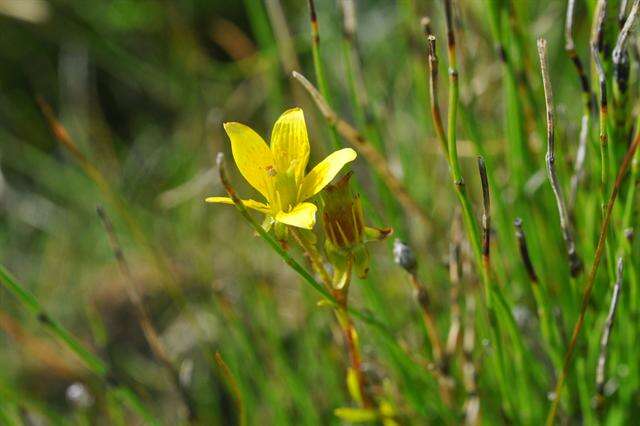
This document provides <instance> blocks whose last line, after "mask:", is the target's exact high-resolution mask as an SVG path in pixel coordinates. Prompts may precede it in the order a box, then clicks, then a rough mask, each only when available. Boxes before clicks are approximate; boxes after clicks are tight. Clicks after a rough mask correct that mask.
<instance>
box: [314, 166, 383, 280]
mask: <svg viewBox="0 0 640 426" xmlns="http://www.w3.org/2000/svg"><path fill="white" fill-rule="evenodd" d="M352 174H353V173H352V172H349V173H347V174H346V175H344V176H343V177H342V178H341V179H340V180H338V182H337V183H335V184H334V185H328V186H327V187H326V188H325V190H324V191H323V193H322V199H323V201H324V209H323V212H322V223H323V226H324V232H325V236H326V239H325V247H326V251H327V255H328V257H329V260H330V261H331V263H332V265H333V266H334V268H336V269H337V270H340V271H343V272H344V271H346V270H347V269H348V268H347V266H348V265H349V264H351V265H352V266H353V268H354V269H355V272H356V274H357V275H358V276H359V277H361V278H364V277H366V275H367V272H368V271H369V252H368V251H367V248H366V246H365V243H366V242H369V241H376V240H382V239H384V238H386V237H387V236H388V235H389V234H391V232H392V230H391V229H390V228H385V229H377V228H371V227H368V226H365V225H364V216H363V213H362V205H361V204H360V197H359V196H358V195H357V194H353V193H352V192H351V189H350V188H349V179H350V178H351V176H352Z"/></svg>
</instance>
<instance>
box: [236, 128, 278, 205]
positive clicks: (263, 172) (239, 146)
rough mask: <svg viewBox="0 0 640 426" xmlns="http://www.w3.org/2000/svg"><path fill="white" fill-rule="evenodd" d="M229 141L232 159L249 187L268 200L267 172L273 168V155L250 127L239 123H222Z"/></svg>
mask: <svg viewBox="0 0 640 426" xmlns="http://www.w3.org/2000/svg"><path fill="white" fill-rule="evenodd" d="M224 130H225V131H226V132H227V135H229V139H230V140H231V152H232V153H233V159H234V160H235V162H236V165H237V166H238V169H239V170H240V173H242V176H244V178H245V179H246V180H247V182H249V184H250V185H251V186H253V187H254V188H255V189H257V190H258V191H260V193H261V194H262V195H264V197H265V198H267V199H269V196H268V194H269V186H268V182H267V179H269V172H270V170H273V168H274V161H273V154H271V150H270V149H269V147H268V146H267V143H266V142H265V141H264V139H262V138H261V137H260V135H258V134H257V133H256V132H254V131H253V130H252V129H251V128H250V127H247V126H245V125H244V124H240V123H224Z"/></svg>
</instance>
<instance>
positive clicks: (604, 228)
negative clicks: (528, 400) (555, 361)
mask: <svg viewBox="0 0 640 426" xmlns="http://www.w3.org/2000/svg"><path fill="white" fill-rule="evenodd" d="M638 146H640V133H638V134H637V135H636V137H635V138H634V140H633V142H632V143H631V145H630V146H629V149H628V150H627V153H626V154H625V156H624V159H623V160H622V164H621V165H620V170H619V171H618V175H617V176H616V180H615V183H614V185H613V189H612V191H611V196H610V197H609V201H608V202H607V205H606V208H605V211H604V217H603V220H602V225H601V227H600V236H599V238H598V245H597V246H596V252H595V256H594V261H593V265H592V266H591V270H590V271H589V276H588V278H587V282H586V284H585V288H584V294H583V296H582V305H581V306H580V313H579V315H578V320H577V321H576V324H575V326H574V328H573V333H572V335H571V341H570V342H569V347H568V348H567V352H566V354H565V357H564V362H563V366H562V371H561V372H560V374H559V376H558V380H557V382H556V386H555V391H554V399H553V402H552V404H551V408H550V410H549V415H548V416H547V422H546V424H547V426H552V425H553V421H554V419H555V416H556V413H557V411H558V405H559V403H560V393H561V392H562V387H563V385H564V381H565V379H566V376H567V372H568V371H569V365H570V363H571V359H572V356H573V351H574V350H575V347H576V344H577V343H578V336H579V334H580V331H581V330H582V326H583V325H584V317H585V315H586V313H587V308H588V307H589V299H590V298H591V292H592V291H593V286H594V284H595V278H596V273H597V272H598V267H599V266H600V261H601V260H602V254H603V251H604V247H605V243H606V240H607V235H608V229H609V222H610V221H611V212H612V211H613V206H614V204H615V202H616V199H617V197H618V192H619V191H620V186H621V185H622V180H623V179H624V177H625V176H626V174H627V171H628V170H629V165H630V164H631V160H632V159H633V156H634V154H635V152H636V150H637V149H638Z"/></svg>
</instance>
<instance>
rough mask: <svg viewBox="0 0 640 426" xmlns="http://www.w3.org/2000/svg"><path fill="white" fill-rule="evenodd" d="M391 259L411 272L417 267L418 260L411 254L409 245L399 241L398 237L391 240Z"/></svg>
mask: <svg viewBox="0 0 640 426" xmlns="http://www.w3.org/2000/svg"><path fill="white" fill-rule="evenodd" d="M393 259H394V260H395V262H396V263H397V264H398V265H400V267H402V268H403V269H404V270H405V271H407V272H409V273H411V274H413V273H415V272H416V269H418V261H417V260H416V256H415V255H414V254H413V250H411V247H409V246H408V245H406V244H405V243H403V242H402V241H400V239H399V238H396V240H395V241H394V242H393Z"/></svg>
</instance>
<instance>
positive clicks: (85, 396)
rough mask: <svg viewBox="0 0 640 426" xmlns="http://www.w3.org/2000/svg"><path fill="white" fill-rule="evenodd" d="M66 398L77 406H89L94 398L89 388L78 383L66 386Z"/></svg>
mask: <svg viewBox="0 0 640 426" xmlns="http://www.w3.org/2000/svg"><path fill="white" fill-rule="evenodd" d="M66 397H67V400H68V401H69V402H70V403H71V404H73V405H74V406H75V407H77V408H89V407H91V406H92V405H93V402H94V399H93V396H92V395H91V393H90V392H89V389H87V387H86V386H85V385H84V384H82V383H80V382H75V383H72V384H71V386H69V387H68V388H67V392H66Z"/></svg>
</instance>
